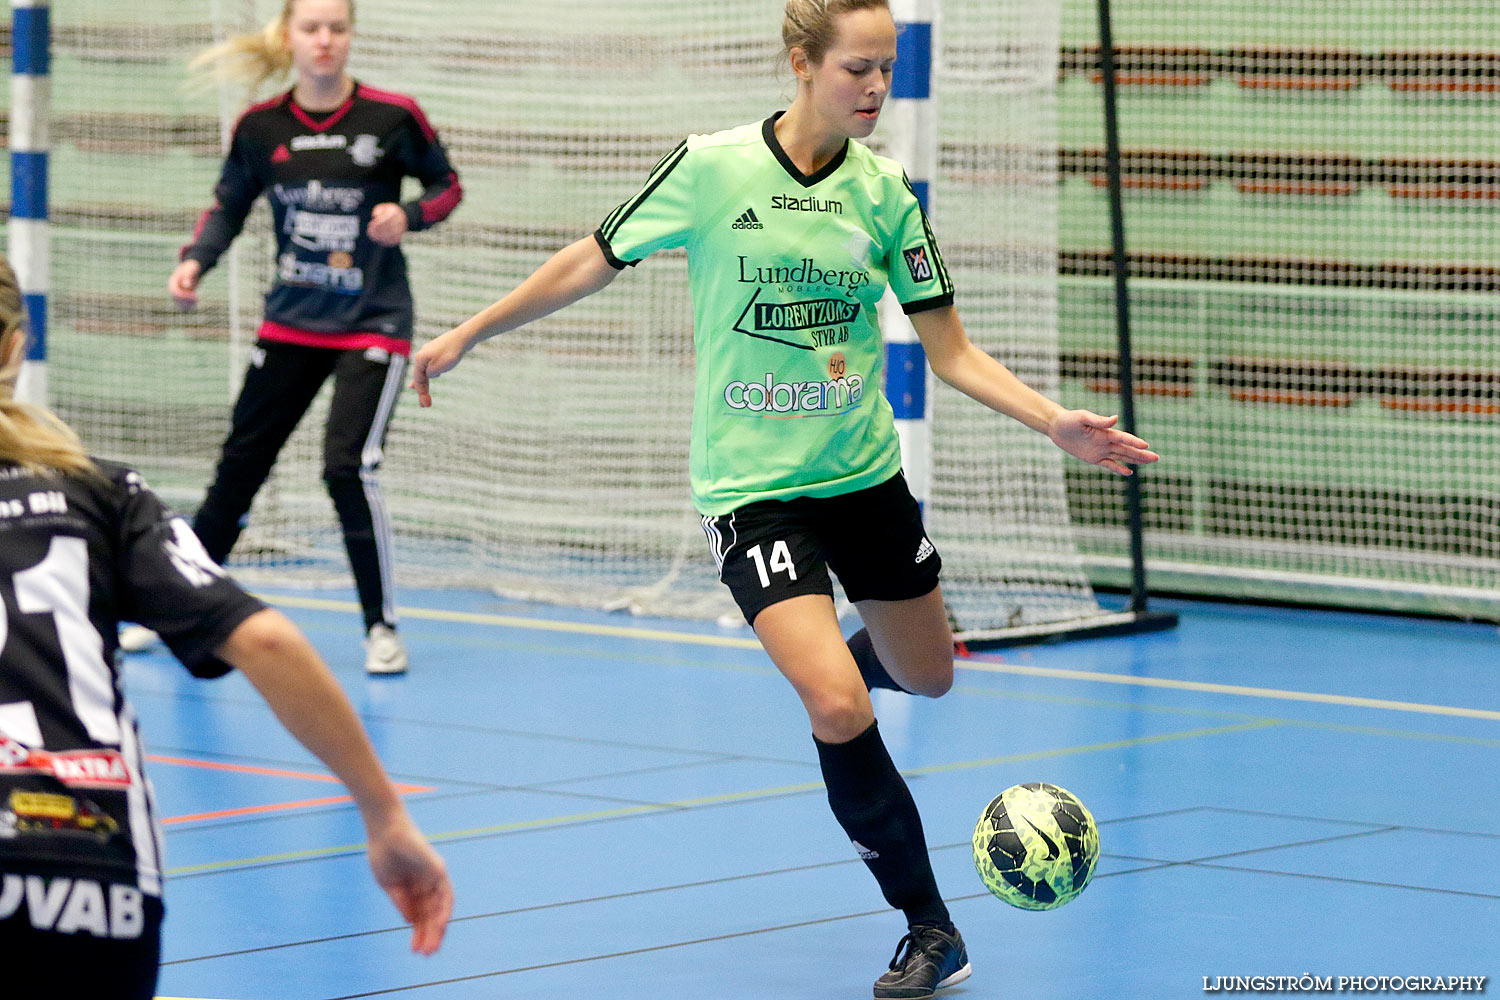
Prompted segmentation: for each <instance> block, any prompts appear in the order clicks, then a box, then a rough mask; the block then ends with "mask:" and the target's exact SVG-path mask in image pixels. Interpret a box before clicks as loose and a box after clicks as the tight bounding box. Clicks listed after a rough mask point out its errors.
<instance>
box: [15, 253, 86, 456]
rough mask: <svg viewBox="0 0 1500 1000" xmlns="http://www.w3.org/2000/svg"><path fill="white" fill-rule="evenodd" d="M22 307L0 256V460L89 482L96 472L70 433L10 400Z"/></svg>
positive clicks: (20, 351) (21, 339)
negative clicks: (88, 479)
mask: <svg viewBox="0 0 1500 1000" xmlns="http://www.w3.org/2000/svg"><path fill="white" fill-rule="evenodd" d="M24 320H25V306H24V303H23V301H22V298H21V287H20V283H19V282H17V281H16V273H15V271H13V270H11V266H10V262H9V261H7V260H6V259H5V258H4V257H3V256H0V462H3V463H8V464H11V465H19V466H21V467H22V468H24V469H26V470H27V471H29V472H34V473H38V474H41V475H64V476H78V477H82V478H94V477H98V476H99V475H100V473H99V469H98V467H97V466H95V465H94V463H93V461H92V460H91V459H90V458H89V456H88V453H87V452H85V451H84V450H83V443H82V442H81V441H79V440H78V435H77V434H75V433H73V429H72V428H71V427H69V426H68V425H67V424H65V423H63V422H62V421H61V420H59V419H58V418H57V417H55V416H53V414H52V413H51V412H49V411H48V410H46V409H44V408H42V407H40V406H32V405H30V404H28V403H22V402H18V401H17V400H16V399H15V398H14V397H15V390H16V378H17V377H18V376H19V375H20V373H21V359H22V357H23V356H24V355H25V343H26V331H25V330H24V329H23V323H24Z"/></svg>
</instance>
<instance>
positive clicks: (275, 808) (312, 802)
mask: <svg viewBox="0 0 1500 1000" xmlns="http://www.w3.org/2000/svg"><path fill="white" fill-rule="evenodd" d="M146 759H147V760H149V761H151V762H153V763H156V764H177V765H180V766H182V767H201V768H205V769H207V770H210V771H237V772H239V773H241V774H259V775H268V776H270V777H274V778H295V779H297V780H300V781H322V782H332V783H333V784H338V783H339V779H337V778H335V777H334V776H333V775H331V774H318V773H316V772H313V771H287V770H282V769H280V768H274V767H256V766H254V765H251V764H225V763H222V762H220V761H212V760H193V759H191V758H188V757H165V756H162V755H161V754H147V755H146ZM393 784H394V783H393ZM395 788H396V791H397V793H398V794H401V795H414V794H416V793H418V792H430V791H433V789H432V788H430V787H428V786H426V785H402V784H396V785H395ZM352 801H354V800H353V799H351V798H350V797H349V796H347V795H334V796H329V797H327V798H321V799H301V800H298V801H295V802H273V803H270V804H269V805H263V806H242V807H240V808H238V809H218V810H215V811H213V812H205V813H192V814H190V815H187V816H168V817H165V818H163V819H162V825H163V826H170V825H172V824H174V823H192V822H194V821H196V820H204V819H223V818H225V817H228V816H249V815H253V814H256V813H269V812H282V811H284V810H287V809H311V808H313V807H314V806H326V805H333V804H335V803H339V802H352Z"/></svg>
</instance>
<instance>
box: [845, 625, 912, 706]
mask: <svg viewBox="0 0 1500 1000" xmlns="http://www.w3.org/2000/svg"><path fill="white" fill-rule="evenodd" d="M845 642H846V644H847V645H848V646H849V653H850V655H851V656H853V657H854V662H855V664H857V665H858V666H859V676H860V677H862V678H864V682H865V690H867V691H873V690H875V689H876V688H886V689H888V690H891V691H901V692H904V693H906V694H910V693H911V692H910V691H907V690H906V688H904V687H902V686H901V685H900V684H897V683H896V681H895V679H894V678H892V677H891V675H890V672H889V671H887V670H886V669H885V664H883V663H881V662H880V657H878V656H876V655H875V643H874V642H872V641H871V640H870V630H869V629H867V628H862V629H860V630H859V631H858V632H856V633H854V634H853V635H851V636H850V637H849V638H848V639H847V640H845Z"/></svg>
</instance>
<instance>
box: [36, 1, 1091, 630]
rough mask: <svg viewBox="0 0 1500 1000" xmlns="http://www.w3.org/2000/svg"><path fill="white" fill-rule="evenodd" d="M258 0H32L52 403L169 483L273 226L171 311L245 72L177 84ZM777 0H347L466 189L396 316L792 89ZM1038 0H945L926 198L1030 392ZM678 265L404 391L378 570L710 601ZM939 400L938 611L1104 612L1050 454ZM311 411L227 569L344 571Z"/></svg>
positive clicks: (1027, 617)
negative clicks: (171, 275)
mask: <svg viewBox="0 0 1500 1000" xmlns="http://www.w3.org/2000/svg"><path fill="white" fill-rule="evenodd" d="M279 6H280V4H279V2H277V3H273V2H269V0H261V2H260V3H255V2H253V0H219V2H217V3H215V4H210V5H184V4H179V3H173V2H170V0H139V2H137V3H133V4H131V5H119V4H115V3H113V2H105V0H76V2H73V3H69V4H68V5H65V6H63V7H61V8H59V9H58V11H57V12H56V15H55V19H56V23H57V30H56V50H57V59H56V64H55V70H56V74H57V75H56V81H55V90H56V93H57V100H56V104H57V112H58V116H59V120H58V125H57V128H56V130H55V136H56V143H57V154H56V157H55V161H54V167H53V171H54V177H55V178H56V182H55V184H54V192H55V194H54V220H55V222H56V232H57V236H56V237H55V239H56V242H55V246H56V247H57V256H58V261H57V264H56V265H55V267H54V289H55V293H54V330H55V336H54V338H53V350H52V365H51V370H52V383H53V387H54V402H55V404H56V405H57V407H58V409H59V410H60V411H61V412H62V413H63V414H64V416H65V417H66V418H67V419H69V420H70V421H72V422H73V423H74V424H75V425H76V426H78V427H79V429H80V431H81V432H82V433H83V434H84V436H85V438H86V440H87V441H88V442H89V443H90V445H91V447H92V448H93V449H94V450H95V451H96V452H97V453H99V454H101V455H104V456H107V457H112V458H118V459H121V460H124V461H128V462H131V463H133V464H135V465H137V466H138V467H140V468H141V469H142V470H143V471H144V472H145V473H146V475H147V477H148V478H149V479H150V480H151V481H152V482H153V483H154V484H155V485H156V486H157V487H158V489H159V490H160V491H161V492H162V493H163V494H164V495H166V496H167V497H168V499H169V500H171V501H172V502H174V503H176V504H177V505H178V506H180V507H182V508H184V509H188V510H191V509H193V508H194V507H195V506H196V504H197V502H198V500H199V498H200V497H201V495H202V490H203V487H204V485H205V484H206V482H207V480H208V478H209V477H210V475H211V473H212V463H213V461H214V458H215V456H216V453H217V447H218V444H219V443H220V441H221V439H222V436H223V434H224V432H225V429H226V421H227V414H228V404H229V401H230V399H231V398H232V393H233V391H234V387H235V383H236V382H237V377H238V373H239V371H240V370H241V367H242V364H243V357H242V355H243V352H244V347H245V344H246V340H247V338H248V337H249V336H251V335H252V334H253V330H254V328H255V325H256V323H257V321H258V309H259V306H260V296H261V291H262V290H263V288H264V285H265V282H266V280H267V278H268V275H269V272H270V267H271V257H272V254H271V250H270V245H269V242H268V235H267V225H266V220H267V213H266V212H265V211H264V209H263V207H262V208H258V209H257V210H256V213H255V214H254V215H253V216H252V219H251V221H250V223H249V225H248V226H247V229H246V232H245V234H244V235H243V236H242V237H241V238H240V240H239V241H238V242H237V244H236V250H235V253H234V255H233V259H234V261H235V263H234V264H232V265H231V264H230V263H229V262H228V261H226V263H225V264H223V265H221V268H220V271H219V272H216V273H214V274H212V275H210V276H209V278H208V279H206V280H205V282H204V286H203V288H202V290H201V293H202V297H203V303H202V306H201V307H200V309H199V311H198V312H197V313H195V314H191V315H183V314H178V313H175V312H174V311H173V310H172V308H171V306H170V303H169V301H168V299H167V296H166V295H165V289H164V283H165V280H166V276H167V274H168V272H169V271H170V269H171V265H172V262H173V259H174V254H175V251H176V249H177V247H178V246H179V245H180V244H181V243H182V242H183V241H184V240H185V239H186V236H187V234H188V233H189V232H190V231H191V229H192V225H193V222H194V220H195V217H196V215H197V213H198V211H200V210H201V208H202V207H203V205H204V204H205V203H206V200H207V198H208V194H209V191H210V188H211V185H212V183H213V180H214V177H215V175H216V171H217V167H218V161H219V157H220V137H221V130H222V128H223V126H224V122H223V121H221V117H220V113H219V112H220V111H221V110H223V109H228V120H230V121H232V120H233V117H234V115H235V114H237V111H238V109H239V108H240V107H243V105H244V103H245V100H244V98H245V95H242V94H227V95H220V96H219V98H216V96H215V95H214V94H213V93H208V94H200V95H196V96H193V95H184V94H183V92H182V90H181V83H182V81H183V79H184V76H185V64H186V61H187V59H188V58H189V57H190V56H191V55H192V54H193V53H195V52H196V51H199V50H200V49H201V48H203V47H204V46H206V45H207V44H209V43H210V42H211V41H213V40H214V38H215V37H223V36H224V35H226V34H230V33H237V32H242V31H247V30H252V29H255V28H257V27H258V26H259V25H260V24H263V23H264V22H265V21H266V20H269V18H270V17H271V16H272V15H274V13H275V12H276V9H277V8H279ZM781 7H782V4H781V3H780V2H779V0H733V2H729V0H724V2H714V3H703V2H701V0H655V2H653V3H651V4H646V5H629V4H620V3H618V2H615V0H569V2H568V3H566V4H560V5H559V4H515V3H503V4H490V3H481V2H478V0H472V2H463V3H455V2H453V0H427V2H413V0H402V2H396V0H361V2H360V3H359V5H358V16H359V22H358V36H357V38H356V43H355V54H354V57H353V60H352V62H351V70H352V72H353V73H354V74H355V75H356V76H358V77H359V78H361V79H365V80H368V81H369V82H371V83H372V84H374V85H376V86H379V87H382V88H387V89H393V90H399V91H404V92H407V93H411V94H413V95H415V96H416V97H417V98H418V100H419V101H420V102H421V104H422V106H423V108H424V109H425V111H426V112H427V114H428V116H429V118H431V120H432V121H433V122H434V124H435V125H436V126H437V128H438V130H439V132H440V134H441V135H442V137H443V139H444V141H445V143H446V145H447V146H448V148H449V152H450V154H451V156H452V158H453V161H454V163H455V165H456V166H457V168H458V170H459V171H460V173H461V175H462V178H463V183H464V188H465V192H466V198H465V201H464V203H463V204H462V205H461V206H460V207H459V209H458V211H457V212H456V213H455V214H454V216H453V217H452V219H450V220H449V221H448V222H447V223H445V224H444V225H443V226H441V227H439V228H437V229H436V230H433V231H431V232H428V233H422V234H415V235H413V236H412V237H410V238H409V239H408V241H407V243H406V248H407V254H408V257H409V259H410V262H411V270H412V279H413V287H414V289H415V290H416V295H417V311H418V332H417V339H418V341H419V342H420V341H421V340H424V339H426V338H428V337H430V336H432V335H434V334H436V333H438V332H441V331H442V330H444V329H447V328H448V327H449V326H451V325H453V324H454V323H456V322H458V321H459V320H461V319H463V318H464V317H466V316H468V315H469V314H471V313H472V312H474V311H476V310H477V309H479V308H481V307H482V306H484V305H486V304H488V303H489V302H490V301H492V300H493V299H494V298H496V297H497V296H498V295H499V294H501V293H503V292H504V291H506V290H508V289H509V288H511V287H513V286H514V285H515V284H516V283H518V282H519V281H520V280H521V279H522V278H524V277H525V276H526V275H527V274H529V273H530V272H531V271H532V270H533V269H534V268H535V267H536V266H537V265H538V264H540V263H541V262H542V261H543V260H544V259H545V258H546V257H547V256H548V255H549V254H550V253H551V252H552V251H554V250H556V249H557V248H559V247H561V246H563V245H565V244H566V243H568V242H569V241H571V240H573V239H576V238H577V237H579V236H581V235H583V234H585V233H587V232H589V231H590V230H591V229H592V228H593V227H594V226H595V225H597V223H598V221H599V220H600V219H601V218H602V217H603V216H604V214H605V213H606V212H608V211H609V210H610V209H611V208H612V207H613V206H614V205H616V204H618V203H619V202H620V201H621V200H623V199H624V198H625V197H627V196H628V195H630V194H631V193H632V192H633V191H634V190H635V189H636V187H637V186H638V185H639V183H640V182H641V179H642V178H644V177H645V175H646V174H647V173H648V171H649V170H650V168H651V166H652V165H653V164H654V163H655V161H656V159H657V158H658V157H659V156H661V155H662V154H663V153H664V152H665V151H667V150H668V149H670V148H671V147H672V146H674V145H675V144H676V143H677V142H678V141H679V140H680V139H681V138H682V136H683V135H685V134H687V133H689V132H695V131H712V130H714V129H717V128H722V127H726V126H728V125H731V124H737V123H740V122H744V121H753V120H755V119H757V118H760V117H763V116H764V115H765V114H767V113H768V112H769V111H770V110H772V109H774V108H776V107H778V106H784V104H785V101H786V100H787V98H788V97H789V95H790V91H791V85H790V82H789V80H788V79H787V78H786V77H784V76H783V77H780V78H778V77H777V76H776V73H775V66H776V63H777V58H776V57H777V49H778V45H777V42H776V38H775V29H776V26H777V25H778V23H779V17H780V11H781ZM1057 19H1058V12H1057V9H1056V8H1055V7H1054V6H1051V5H1046V6H1043V7H1042V9H1041V12H1038V10H1037V5H1033V4H1023V3H1021V2H1019V0H1006V2H1004V3H1001V4H998V5H997V3H996V2H995V0H963V2H951V3H948V4H945V11H944V15H943V22H942V24H941V26H940V31H939V38H940V39H945V40H946V46H945V48H944V49H943V51H942V52H941V54H940V55H939V56H938V60H937V62H938V70H937V81H936V89H937V97H938V101H939V105H940V107H941V108H942V109H943V122H944V124H943V126H942V171H941V175H940V176H939V178H938V179H937V181H936V183H935V185H934V189H935V192H936V213H935V214H936V218H935V223H936V228H937V231H938V235H939V240H940V241H941V243H942V245H943V247H944V250H945V255H946V258H947V260H948V263H949V264H950V266H951V268H952V270H953V272H954V276H955V279H956V282H957V284H958V288H959V307H960V311H961V313H963V314H964V315H965V318H966V324H967V326H968V328H969V330H970V332H971V335H973V336H974V337H975V339H976V340H978V341H979V342H980V343H982V344H984V345H985V346H986V347H987V348H989V349H991V350H993V351H994V352H995V353H996V354H997V355H998V356H1000V357H1002V358H1003V359H1004V360H1006V361H1007V363H1009V364H1011V365H1012V366H1013V367H1015V368H1016V369H1017V370H1018V371H1019V372H1020V373H1021V374H1022V375H1023V377H1025V378H1026V379H1028V380H1029V381H1031V382H1033V384H1036V385H1038V386H1039V387H1041V388H1043V389H1044V390H1047V391H1049V392H1050V391H1055V390H1056V387H1057V384H1058V369H1057V348H1056V316H1057V299H1056V282H1055V261H1056V249H1055V236H1054V233H1055V230H1056V225H1057V220H1056V198H1055V195H1056V191H1057V185H1056V163H1057V159H1056V149H1057V136H1056V110H1055V93H1056V81H1057V71H1056V58H1057V52H1058V37H1057V36H1058V20H1057ZM220 101H222V104H223V108H221V107H220ZM877 138H878V135H877ZM685 270H686V269H685V266H684V258H682V257H681V256H680V255H676V256H674V255H672V254H663V255H658V257H657V258H656V259H653V260H652V261H651V262H650V263H648V264H646V265H644V266H642V267H640V268H638V269H634V270H632V271H631V272H630V273H629V274H628V275H626V276H625V277H624V278H623V279H622V280H620V281H618V282H616V283H615V284H614V285H613V286H611V287H610V288H609V289H608V290H607V291H606V292H604V293H603V294H600V295H597V296H594V297H592V298H590V299H587V300H585V301H583V302H581V303H579V304H577V305H575V306H573V307H571V308H569V309H567V310H565V311H563V312H562V313H560V314H558V315H556V316H554V317H551V318H549V319H547V320H545V321H542V322H539V323H537V324H534V325H533V326H531V327H529V328H527V329H524V330H521V331H518V332H516V333H513V334H510V335H507V336H505V337H502V338H497V339H496V340H492V341H490V342H489V343H487V344H485V345H483V346H482V347H480V348H479V349H478V350H477V351H476V352H475V353H474V355H473V356H471V358H470V359H469V360H467V361H466V362H465V365H464V367H463V368H462V369H460V371H459V372H458V373H457V374H456V375H455V376H453V377H450V378H447V379H444V380H442V381H440V382H439V383H437V386H436V388H437V405H436V407H435V408H434V409H432V410H428V411H423V410H419V409H418V408H417V407H416V406H415V405H414V400H412V399H407V400H406V401H404V402H403V404H402V406H401V408H400V409H399V411H398V413H397V416H396V419H395V422H394V425H393V428H392V431H391V434H390V439H389V441H388V444H387V449H386V455H387V459H386V464H385V467H384V469H383V471H382V476H381V479H382V483H383V486H384V489H385V492H386V496H387V500H388V502H389V506H390V510H391V514H392V517H393V520H394V522H395V524H396V528H397V550H398V552H397V559H398V568H397V573H398V579H399V580H401V581H403V582H406V583H413V584H418V583H420V584H471V585H472V584H479V585H486V586H497V587H499V588H500V589H501V590H502V591H504V592H506V593H509V594H515V595H523V596H527V597H541V598H546V599H555V600H561V601H569V602H587V603H595V604H616V605H622V606H624V605H630V606H635V607H638V608H640V609H642V610H649V611H654V612H669V613H674V614H694V615H717V614H720V613H723V612H726V611H729V610H731V609H732V605H730V603H729V601H728V596H727V593H725V592H724V590H723V588H722V587H721V586H720V585H719V584H718V583H717V581H716V580H715V579H714V574H713V569H712V563H711V560H710V559H709V558H708V550H707V546H706V544H705V542H704V540H703V537H702V533H701V530H700V528H699V526H698V523H697V518H696V516H695V515H694V513H693V512H692V511H691V509H690V508H689V506H688V503H687V497H688V489H687V470H686V467H687V462H686V450H687V441H688V433H687V428H688V422H689V417H690V411H691V405H692V397H693V393H692V357H691V346H692V345H691V314H690V307H689V302H688V296H687V288H686V281H685ZM231 329H236V330H237V331H238V334H237V337H238V339H236V336H235V335H232V334H231V332H230V331H231ZM937 406H938V410H937V430H936V439H937V446H936V459H935V462H936V485H935V496H934V498H933V501H932V508H931V521H932V525H933V533H934V536H935V537H936V539H937V541H938V543H939V545H940V547H941V548H942V550H943V552H944V558H945V563H946V570H945V590H946V591H947V593H948V595H949V598H950V601H951V602H952V604H953V607H954V610H955V613H956V615H957V616H958V620H959V623H960V624H961V625H963V626H971V627H982V626H991V625H996V624H999V625H1004V624H1007V623H1011V622H1035V621H1048V620H1055V619H1059V618H1071V617H1077V616H1080V615H1088V614H1091V613H1094V612H1096V611H1097V606H1096V604H1095V602H1094V601H1093V598H1092V594H1091V592H1090V591H1089V589H1088V585H1087V583H1086V582H1085V580H1084V578H1083V573H1082V570H1081V568H1080V564H1079V561H1078V558H1077V556H1076V553H1074V552H1073V549H1072V542H1071V538H1070V532H1069V529H1068V526H1067V521H1066V511H1067V508H1066V503H1065V499H1064V494H1063V489H1062V460H1061V457H1060V455H1059V454H1058V453H1056V452H1055V450H1054V449H1052V448H1051V447H1050V445H1048V444H1047V443H1046V442H1045V441H1043V440H1041V439H1040V438H1038V437H1037V436H1036V435H1033V434H1031V433H1030V432H1027V431H1024V430H1023V429H1021V428H1019V427H1018V426H1016V425H1014V424H1012V423H1011V422H1009V421H1006V420H1004V419H1002V418H999V417H996V416H994V415H993V414H990V413H989V412H988V411H985V410H983V409H982V408H981V407H979V406H978V405H977V404H974V403H972V402H969V401H967V400H964V399H962V398H959V397H958V396H957V395H956V394H955V393H953V392H952V391H951V390H946V389H945V390H943V391H942V392H941V393H940V395H939V398H938V404H937ZM325 412H326V393H325V397H324V398H323V399H322V400H320V401H319V402H318V403H317V404H315V407H314V409H313V411H312V412H311V413H309V415H308V416H307V418H305V419H304V422H303V425H302V427H301V428H300V429H299V430H298V432H297V433H296V435H294V437H293V439H292V441H291V442H290V443H289V444H288V446H287V448H286V450H285V451H284V453H283V455H282V457H281V460H280V463H279V465H278V468H277V471H276V473H275V475H274V476H273V479H272V481H271V482H270V483H269V484H268V485H267V487H266V488H265V490H264V491H263V492H262V494H261V495H260V496H259V497H258V498H257V500H256V504H255V507H254V509H253V511H252V516H251V527H250V529H249V530H248V531H247V532H246V534H245V536H244V537H243V539H242V541H241V543H240V546H239V548H237V550H236V553H235V557H234V560H233V562H234V563H235V564H236V565H237V566H238V567H239V568H240V570H241V571H242V572H249V573H251V574H252V578H255V577H254V574H257V573H262V572H274V573H276V574H278V576H280V575H286V574H290V575H291V576H292V577H293V578H295V579H298V580H301V581H304V582H307V581H318V580H328V581H334V582H339V583H343V582H345V581H346V579H347V577H346V575H345V567H344V561H343V555H342V549H341V545H340V542H339V539H338V532H337V529H336V526H335V521H334V518H333V514H332V510H331V507H330V504H329V502H328V500H327V498H326V497H325V495H324V493H323V488H322V484H321V481H320V478H319V473H320V467H319V466H320V454H321V428H322V420H323V414H324V413H325Z"/></svg>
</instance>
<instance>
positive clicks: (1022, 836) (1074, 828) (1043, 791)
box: [974, 782, 1099, 910]
mask: <svg viewBox="0 0 1500 1000" xmlns="http://www.w3.org/2000/svg"><path fill="white" fill-rule="evenodd" d="M1098 861H1099V827H1098V826H1097V825H1096V824H1095V823H1094V817H1093V816H1092V815H1090V813H1089V811H1088V809H1087V808H1085V807H1084V804H1083V803H1082V802H1080V801H1078V797H1077V796H1076V795H1074V794H1073V793H1072V792H1069V791H1067V790H1066V789H1062V788H1058V787H1057V786H1056V785H1049V784H1046V783H1045V782H1032V783H1030V784H1025V785H1013V786H1011V787H1010V788H1007V789H1006V790H1005V791H1003V792H1001V793H1000V794H999V795H997V796H995V799H994V801H992V802H991V803H990V804H989V806H987V807H986V808H985V810H984V814H983V815H982V816H980V817H979V822H978V824H976V825H975V827H974V867H975V868H977V869H979V877H980V878H981V879H983V880H984V884H985V886H986V887H987V888H988V889H989V890H990V892H992V893H994V894H995V895H996V896H998V897H1000V898H1001V899H1003V900H1005V902H1007V903H1009V904H1010V905H1011V906H1019V907H1020V908H1021V909H1023V910H1051V909H1055V908H1056V907H1059V906H1061V905H1063V904H1064V903H1066V902H1068V900H1070V899H1072V898H1073V897H1074V896H1077V895H1078V894H1079V893H1080V892H1082V891H1083V890H1084V889H1085V888H1086V887H1087V886H1088V884H1089V879H1091V878H1093V877H1094V865H1095V864H1097V863H1098Z"/></svg>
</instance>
